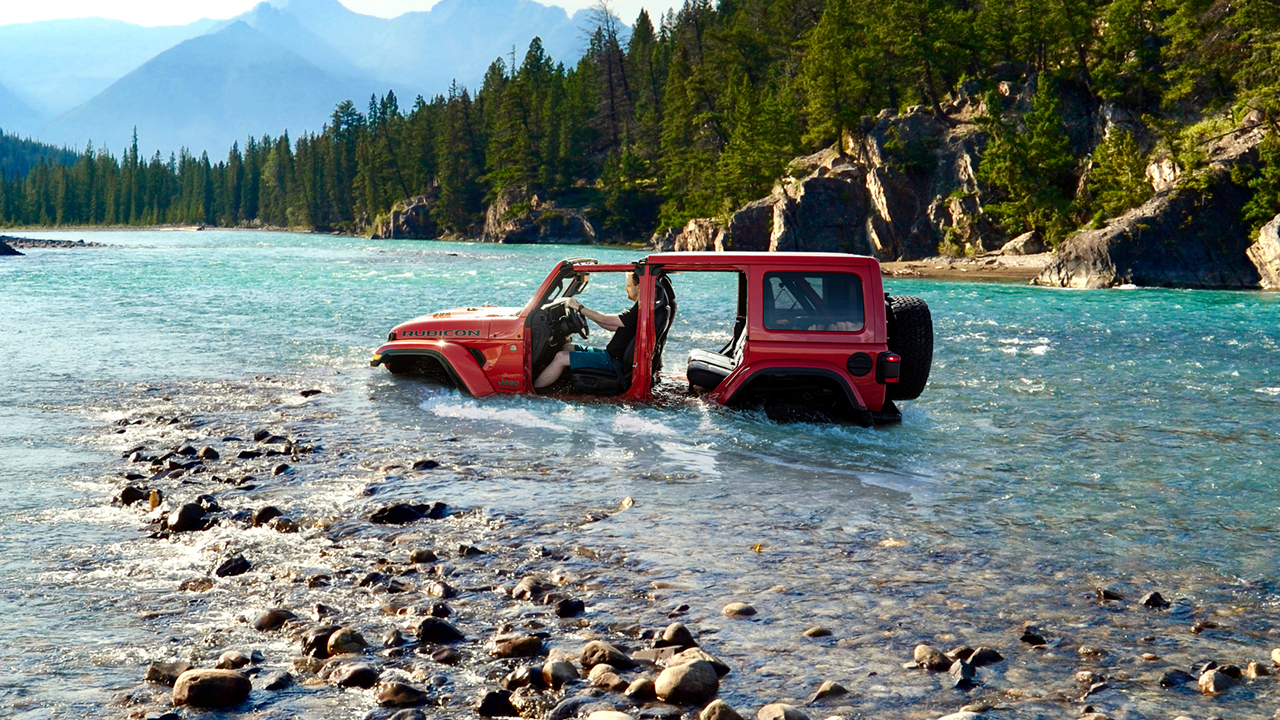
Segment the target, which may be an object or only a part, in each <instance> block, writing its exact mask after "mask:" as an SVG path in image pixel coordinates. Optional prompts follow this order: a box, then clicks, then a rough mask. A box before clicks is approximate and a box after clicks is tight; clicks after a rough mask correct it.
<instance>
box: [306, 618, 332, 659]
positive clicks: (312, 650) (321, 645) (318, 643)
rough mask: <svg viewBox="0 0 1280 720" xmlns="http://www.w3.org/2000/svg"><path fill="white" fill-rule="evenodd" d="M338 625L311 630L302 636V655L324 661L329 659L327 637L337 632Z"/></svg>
mask: <svg viewBox="0 0 1280 720" xmlns="http://www.w3.org/2000/svg"><path fill="white" fill-rule="evenodd" d="M339 629H340V627H339V626H338V625H324V626H321V627H315V628H311V629H310V630H308V631H306V632H305V633H303V634H302V654H303V655H306V656H307V657H313V658H320V659H322V660H323V659H324V658H327V657H329V636H330V635H332V634H333V633H335V632H336V631H338V630H339Z"/></svg>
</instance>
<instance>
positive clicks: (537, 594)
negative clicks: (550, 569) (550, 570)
mask: <svg viewBox="0 0 1280 720" xmlns="http://www.w3.org/2000/svg"><path fill="white" fill-rule="evenodd" d="M550 590H551V585H550V584H549V583H547V582H545V581H543V580H542V579H541V578H538V577H534V576H533V575H526V576H525V577H522V578H520V582H517V583H516V586H515V587H514V588H512V589H511V598H512V599H513V600H529V601H535V602H536V601H537V600H538V599H540V598H541V597H542V596H543V595H545V594H546V593H547V592H548V591H550Z"/></svg>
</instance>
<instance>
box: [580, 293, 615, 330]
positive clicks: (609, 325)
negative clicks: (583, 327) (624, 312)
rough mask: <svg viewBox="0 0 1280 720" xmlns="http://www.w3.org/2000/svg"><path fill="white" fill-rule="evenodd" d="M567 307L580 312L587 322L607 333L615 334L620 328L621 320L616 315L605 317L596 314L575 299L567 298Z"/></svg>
mask: <svg viewBox="0 0 1280 720" xmlns="http://www.w3.org/2000/svg"><path fill="white" fill-rule="evenodd" d="M569 307H571V308H573V309H574V310H581V311H582V314H583V315H584V316H586V318H587V319H588V320H590V321H591V322H593V323H595V324H597V325H599V326H600V327H602V328H604V329H605V330H608V331H609V332H617V331H618V330H619V329H620V328H621V327H622V320H621V319H619V318H618V316H617V315H605V314H604V313H601V312H596V311H595V310H592V309H591V308H589V307H587V306H586V305H583V304H582V303H581V302H579V301H578V299H577V298H569Z"/></svg>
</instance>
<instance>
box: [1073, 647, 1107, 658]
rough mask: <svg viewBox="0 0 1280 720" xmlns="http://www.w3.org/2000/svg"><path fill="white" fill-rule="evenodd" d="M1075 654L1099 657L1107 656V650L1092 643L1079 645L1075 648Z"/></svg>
mask: <svg viewBox="0 0 1280 720" xmlns="http://www.w3.org/2000/svg"><path fill="white" fill-rule="evenodd" d="M1076 654H1078V655H1079V656H1080V657H1087V658H1101V657H1106V656H1107V651H1106V650H1105V649H1103V648H1100V647H1097V646H1094V645H1081V646H1080V647H1079V648H1076Z"/></svg>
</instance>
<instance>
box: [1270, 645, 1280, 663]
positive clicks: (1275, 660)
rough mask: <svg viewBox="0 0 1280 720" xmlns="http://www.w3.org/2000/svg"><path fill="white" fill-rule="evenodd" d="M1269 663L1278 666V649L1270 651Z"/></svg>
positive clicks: (1279, 650) (1279, 657) (1279, 649)
mask: <svg viewBox="0 0 1280 720" xmlns="http://www.w3.org/2000/svg"><path fill="white" fill-rule="evenodd" d="M1271 662H1273V663H1275V664H1276V665H1280V648H1276V649H1275V650H1272V651H1271Z"/></svg>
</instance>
